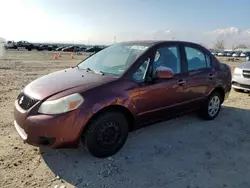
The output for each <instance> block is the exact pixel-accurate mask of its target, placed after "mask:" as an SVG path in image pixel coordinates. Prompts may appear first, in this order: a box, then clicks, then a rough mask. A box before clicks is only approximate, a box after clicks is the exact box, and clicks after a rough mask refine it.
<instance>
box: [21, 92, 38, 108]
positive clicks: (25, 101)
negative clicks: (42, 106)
mask: <svg viewBox="0 0 250 188" xmlns="http://www.w3.org/2000/svg"><path fill="white" fill-rule="evenodd" d="M17 101H18V104H19V106H20V107H21V108H22V109H24V110H28V109H30V108H31V107H32V106H34V105H35V104H36V103H37V102H38V101H39V100H36V99H32V98H30V97H28V96H27V95H25V94H24V93H23V92H22V93H20V94H19V95H18V97H17Z"/></svg>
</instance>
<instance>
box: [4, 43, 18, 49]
mask: <svg viewBox="0 0 250 188" xmlns="http://www.w3.org/2000/svg"><path fill="white" fill-rule="evenodd" d="M5 49H6V50H7V49H17V46H16V43H15V42H14V41H7V42H6V44H5Z"/></svg>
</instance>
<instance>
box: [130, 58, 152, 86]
mask: <svg viewBox="0 0 250 188" xmlns="http://www.w3.org/2000/svg"><path fill="white" fill-rule="evenodd" d="M145 59H148V61H149V62H148V65H147V67H146V70H145V72H144V75H143V78H142V80H135V79H134V74H135V73H136V72H137V70H138V69H139V68H140V66H142V65H143V63H145V61H146V60H145ZM145 59H143V60H142V62H141V63H140V66H138V68H137V69H136V70H135V71H134V73H133V74H132V80H133V81H134V82H136V83H143V82H145V80H146V76H147V72H148V68H149V65H150V62H151V60H152V59H151V57H150V56H148V57H147V58H145Z"/></svg>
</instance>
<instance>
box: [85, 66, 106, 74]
mask: <svg viewBox="0 0 250 188" xmlns="http://www.w3.org/2000/svg"><path fill="white" fill-rule="evenodd" d="M84 70H86V71H91V72H94V73H97V74H101V75H104V74H105V73H104V72H103V71H99V70H92V69H91V68H89V67H87V68H84Z"/></svg>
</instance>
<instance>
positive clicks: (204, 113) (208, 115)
mask: <svg viewBox="0 0 250 188" xmlns="http://www.w3.org/2000/svg"><path fill="white" fill-rule="evenodd" d="M212 100H216V101H217V100H219V102H218V109H217V108H216V109H217V110H214V113H212V112H211V110H209V106H211V103H212ZM216 104H217V103H216ZM221 104H222V97H221V95H220V93H219V92H217V91H214V92H213V93H212V94H211V95H210V96H209V97H208V99H207V100H206V101H205V102H204V104H203V105H202V107H201V110H200V116H201V117H202V118H203V119H205V120H213V119H214V118H216V117H217V115H218V114H219V112H220V109H221ZM215 106H217V105H215Z"/></svg>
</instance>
